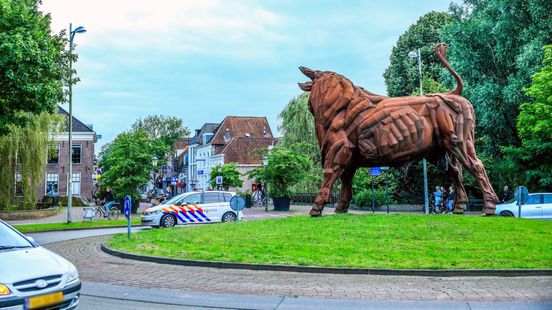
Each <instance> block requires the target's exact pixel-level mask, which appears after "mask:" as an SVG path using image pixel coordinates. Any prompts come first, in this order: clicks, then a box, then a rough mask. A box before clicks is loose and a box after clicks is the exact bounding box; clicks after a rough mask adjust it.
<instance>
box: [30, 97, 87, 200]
mask: <svg viewBox="0 0 552 310" xmlns="http://www.w3.org/2000/svg"><path fill="white" fill-rule="evenodd" d="M58 114H63V115H66V116H67V117H68V116H69V113H68V112H67V111H65V110H64V109H63V108H61V107H58ZM72 125H73V126H72V127H73V130H72V134H73V150H72V154H71V159H72V161H73V176H72V182H73V188H72V194H73V195H75V196H83V197H86V198H87V199H91V198H92V190H93V188H94V181H93V178H92V174H93V173H94V143H95V142H96V133H95V132H94V130H93V129H92V125H86V124H84V123H82V122H81V121H79V120H78V119H76V118H75V117H74V116H73V124H72ZM68 153H69V132H68V131H64V132H62V133H61V134H59V135H56V136H54V142H53V143H52V144H51V145H50V150H49V154H50V158H49V159H48V163H47V165H46V172H45V174H44V183H43V184H42V185H41V186H40V188H39V192H38V197H39V199H40V198H41V197H43V196H45V195H52V194H55V195H59V196H67V184H68V179H67V174H68V169H69V165H68V164H69V160H68V157H69V155H68Z"/></svg>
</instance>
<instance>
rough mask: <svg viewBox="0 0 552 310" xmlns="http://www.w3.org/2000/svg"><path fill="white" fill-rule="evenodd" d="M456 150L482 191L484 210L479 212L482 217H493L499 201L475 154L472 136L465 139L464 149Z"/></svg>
mask: <svg viewBox="0 0 552 310" xmlns="http://www.w3.org/2000/svg"><path fill="white" fill-rule="evenodd" d="M458 149H461V150H462V152H461V153H462V155H463V156H464V160H465V165H466V168H467V169H468V170H469V171H470V172H471V173H472V174H473V176H474V177H475V178H476V179H477V182H478V183H479V186H481V190H482V191H483V200H484V201H485V208H484V209H483V210H482V211H481V214H483V215H494V214H495V209H496V203H497V202H498V201H499V200H498V197H497V196H496V193H495V192H494V190H493V187H492V186H491V182H490V181H489V177H488V176H487V172H486V171H485V167H483V163H482V162H481V160H479V158H477V154H476V153H475V147H474V145H473V134H471V135H470V137H469V138H468V139H466V141H465V144H464V147H463V148H462V146H457V151H458Z"/></svg>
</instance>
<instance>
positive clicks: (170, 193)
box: [165, 186, 172, 199]
mask: <svg viewBox="0 0 552 310" xmlns="http://www.w3.org/2000/svg"><path fill="white" fill-rule="evenodd" d="M165 193H166V195H165V199H169V198H171V196H172V192H171V187H170V186H167V190H166V192H165Z"/></svg>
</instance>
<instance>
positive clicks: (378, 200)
mask: <svg viewBox="0 0 552 310" xmlns="http://www.w3.org/2000/svg"><path fill="white" fill-rule="evenodd" d="M352 201H353V203H354V204H356V205H357V206H358V207H360V208H371V207H372V189H364V190H361V191H359V192H358V193H355V194H353V200H352ZM374 203H375V206H384V205H385V188H383V189H381V188H378V189H374ZM389 203H392V197H391V195H389Z"/></svg>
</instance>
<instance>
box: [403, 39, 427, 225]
mask: <svg viewBox="0 0 552 310" xmlns="http://www.w3.org/2000/svg"><path fill="white" fill-rule="evenodd" d="M408 57H412V58H414V57H417V58H418V78H419V80H420V96H422V95H423V94H424V93H423V90H422V58H421V57H422V55H421V53H420V49H418V51H411V52H409V53H408ZM423 163H424V213H425V214H429V202H428V195H427V161H426V159H425V158H424V159H423Z"/></svg>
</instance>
